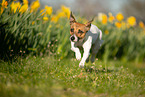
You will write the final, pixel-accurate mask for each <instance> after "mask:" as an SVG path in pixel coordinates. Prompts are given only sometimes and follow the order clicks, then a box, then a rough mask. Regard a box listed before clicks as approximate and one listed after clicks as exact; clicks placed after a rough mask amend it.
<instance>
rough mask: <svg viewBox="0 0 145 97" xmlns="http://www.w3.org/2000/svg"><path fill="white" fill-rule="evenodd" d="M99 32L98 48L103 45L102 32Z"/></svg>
mask: <svg viewBox="0 0 145 97" xmlns="http://www.w3.org/2000/svg"><path fill="white" fill-rule="evenodd" d="M99 31H100V35H99V38H100V46H101V45H102V44H103V42H104V40H102V31H101V30H99Z"/></svg>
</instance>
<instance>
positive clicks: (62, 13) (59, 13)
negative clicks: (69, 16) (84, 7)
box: [57, 11, 66, 18]
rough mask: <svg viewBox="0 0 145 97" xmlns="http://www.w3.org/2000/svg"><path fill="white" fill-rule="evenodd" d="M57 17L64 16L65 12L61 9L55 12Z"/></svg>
mask: <svg viewBox="0 0 145 97" xmlns="http://www.w3.org/2000/svg"><path fill="white" fill-rule="evenodd" d="M57 17H58V18H60V17H66V14H65V12H63V11H60V12H58V13H57Z"/></svg>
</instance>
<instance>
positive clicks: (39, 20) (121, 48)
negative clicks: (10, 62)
mask: <svg viewBox="0 0 145 97" xmlns="http://www.w3.org/2000/svg"><path fill="white" fill-rule="evenodd" d="M40 6H41V5H40V2H39V0H36V1H34V2H32V3H31V4H30V5H28V0H23V3H20V2H19V1H16V0H14V1H11V2H7V1H6V0H2V2H0V18H1V19H0V44H1V47H0V54H1V55H0V58H1V59H3V58H9V57H13V56H15V55H18V54H21V55H22V54H25V53H29V54H36V55H47V54H49V55H51V54H53V55H57V56H59V57H60V59H63V58H65V57H68V55H69V56H70V57H72V56H73V55H74V53H73V52H71V50H70V41H69V36H70V35H69V27H70V26H69V15H70V8H68V7H66V6H63V5H62V6H61V8H60V9H59V10H57V11H56V12H54V11H53V8H52V7H51V6H47V5H46V6H45V8H44V9H40ZM76 18H77V20H78V22H81V23H86V22H87V20H86V19H85V18H82V17H79V16H76ZM93 24H95V25H97V26H98V27H99V28H100V29H101V30H102V32H103V40H104V43H103V46H102V48H101V49H100V51H99V53H98V57H99V58H102V59H105V60H107V59H121V60H124V61H128V60H135V61H137V62H138V61H143V60H144V59H145V50H144V49H145V26H144V23H143V22H142V21H139V22H137V21H136V18H135V17H134V16H130V17H127V18H125V17H124V16H123V14H122V13H118V14H117V15H116V16H113V15H112V13H108V14H105V13H99V14H98V16H96V17H95V20H94V22H93Z"/></svg>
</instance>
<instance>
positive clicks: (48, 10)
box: [45, 6, 53, 15]
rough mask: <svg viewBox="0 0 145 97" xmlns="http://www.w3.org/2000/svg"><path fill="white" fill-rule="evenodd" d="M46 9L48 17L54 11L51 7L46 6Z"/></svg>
mask: <svg viewBox="0 0 145 97" xmlns="http://www.w3.org/2000/svg"><path fill="white" fill-rule="evenodd" d="M45 9H46V14H48V15H51V14H52V12H53V10H52V7H51V6H45Z"/></svg>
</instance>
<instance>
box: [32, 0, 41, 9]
mask: <svg viewBox="0 0 145 97" xmlns="http://www.w3.org/2000/svg"><path fill="white" fill-rule="evenodd" d="M30 7H31V9H30V12H33V11H37V9H38V8H39V7H40V3H39V0H37V1H34V2H32V4H31V6H30Z"/></svg>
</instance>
